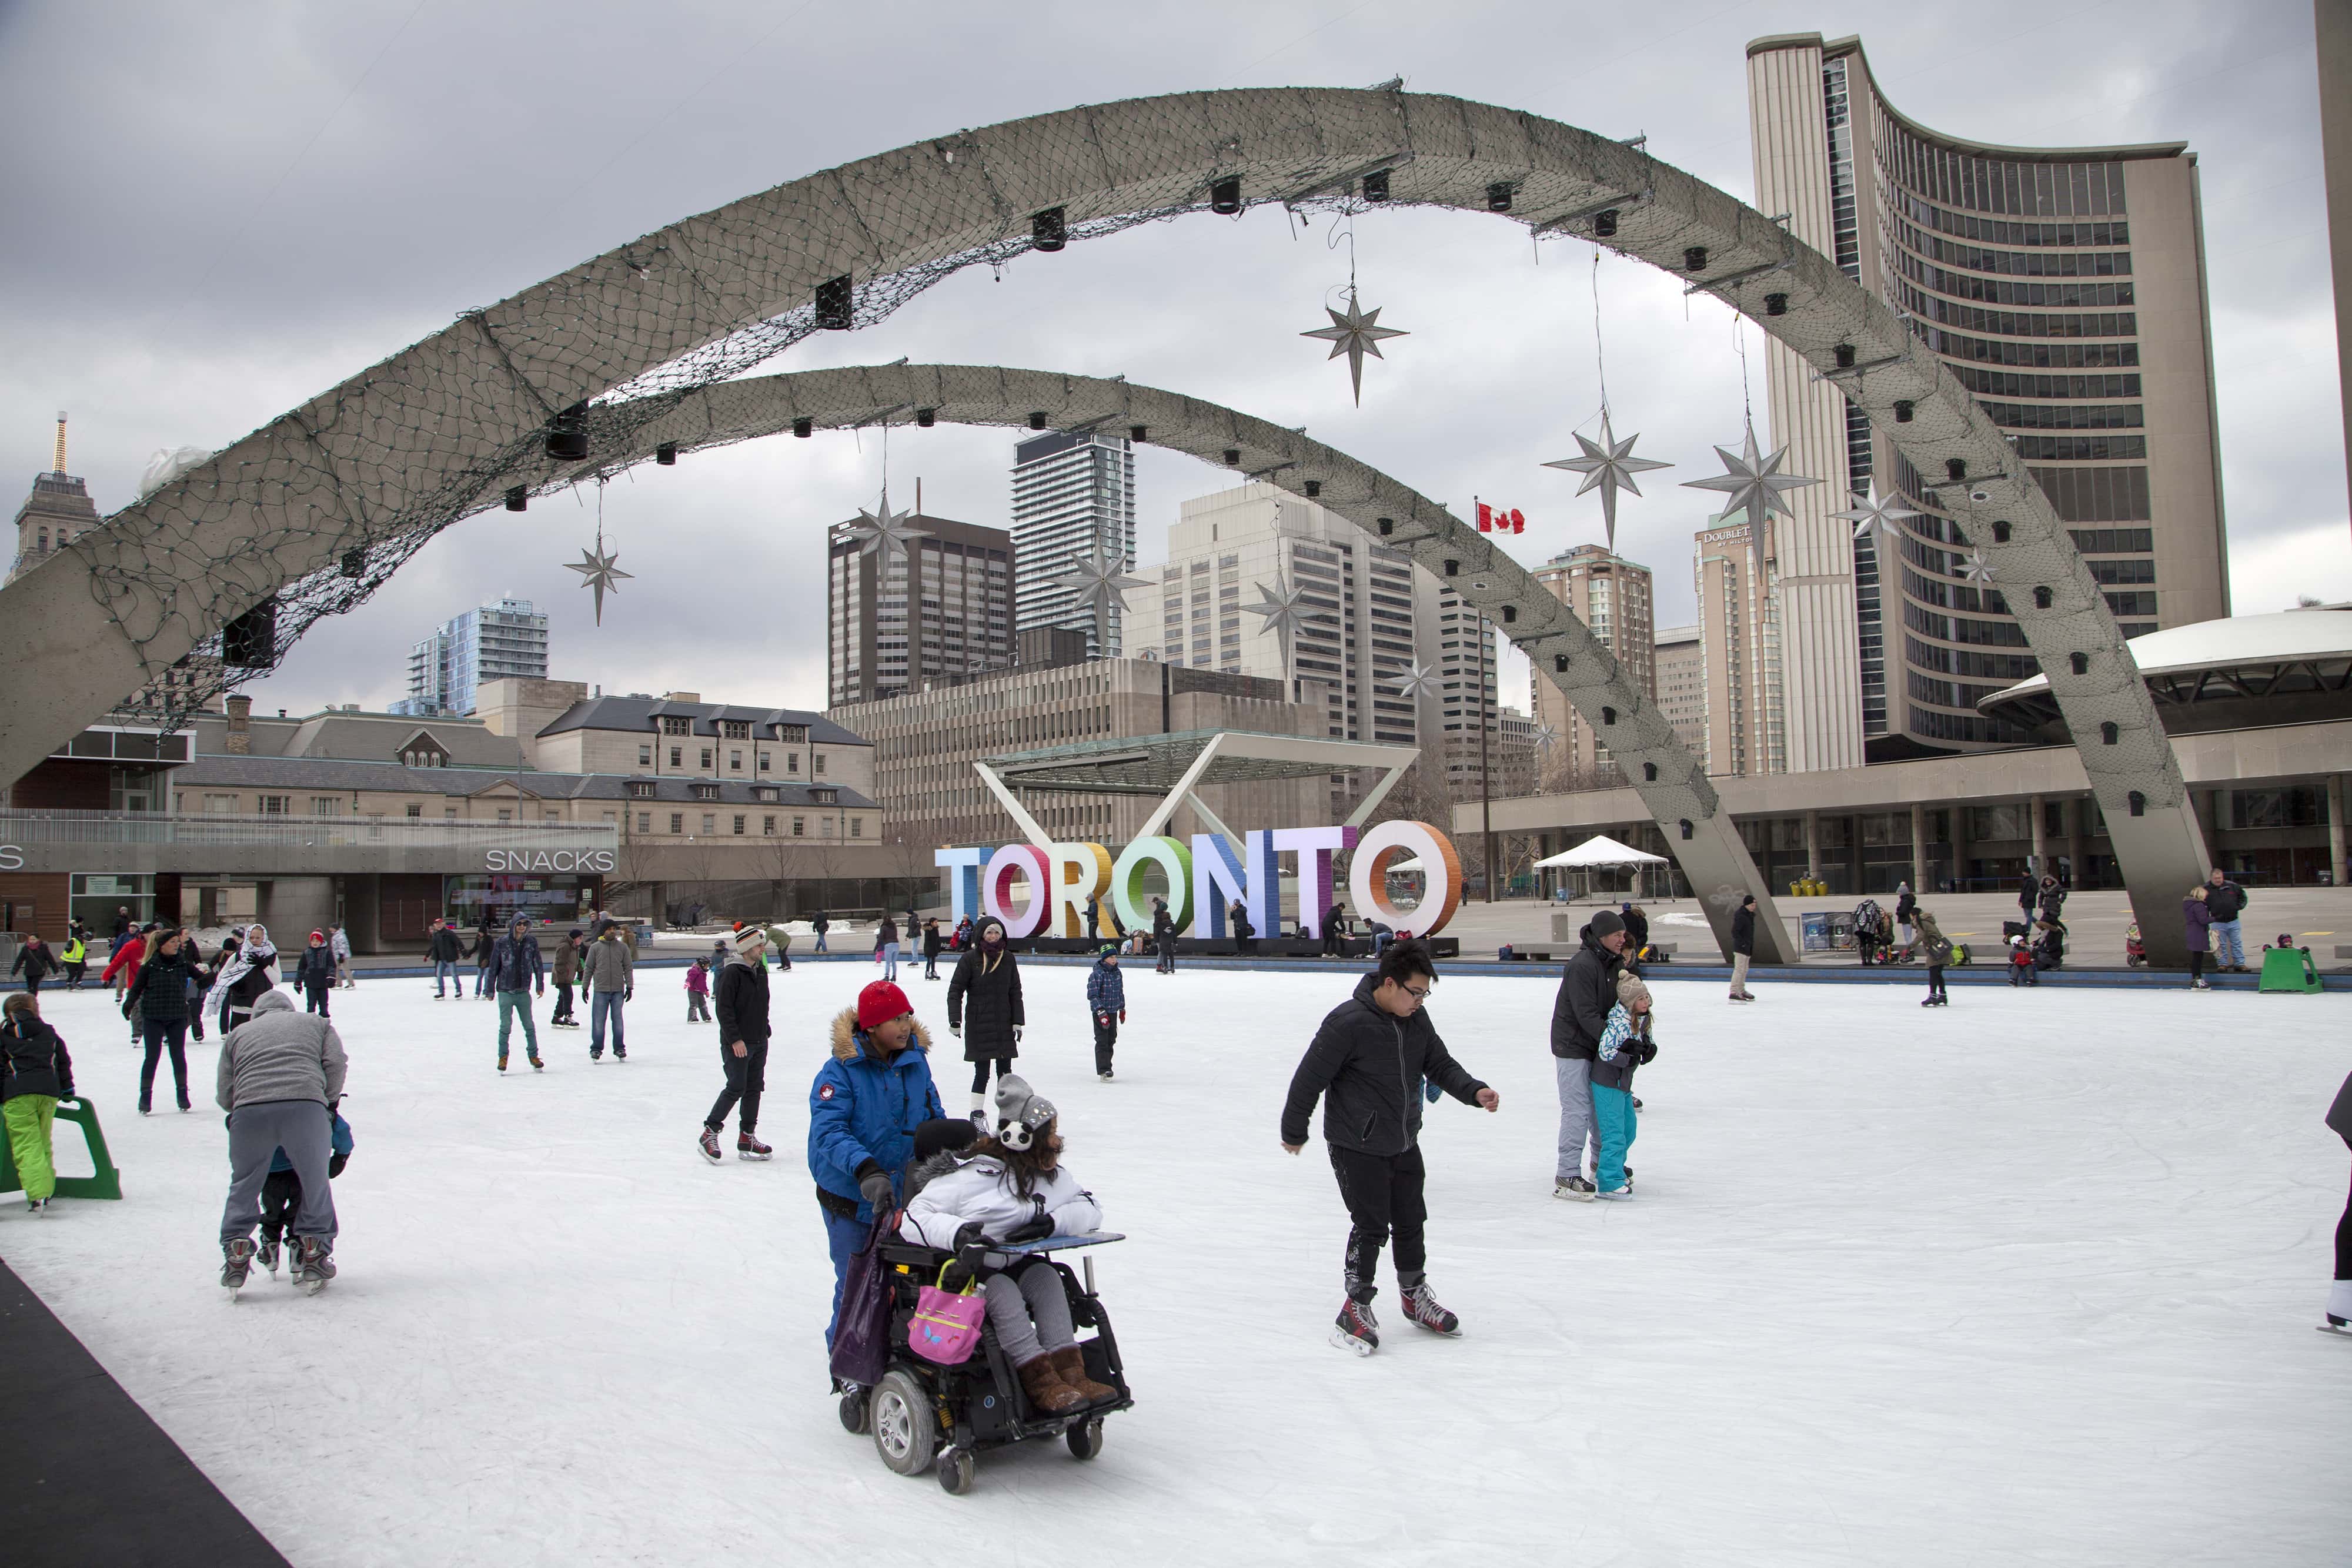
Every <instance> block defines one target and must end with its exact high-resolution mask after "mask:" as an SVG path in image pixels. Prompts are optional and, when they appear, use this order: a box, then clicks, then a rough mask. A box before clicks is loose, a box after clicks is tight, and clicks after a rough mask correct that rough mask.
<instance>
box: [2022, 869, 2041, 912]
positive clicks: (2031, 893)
mask: <svg viewBox="0 0 2352 1568" xmlns="http://www.w3.org/2000/svg"><path fill="white" fill-rule="evenodd" d="M2041 902H2042V879H2041V878H2040V877H2038V876H2035V875H2033V874H2032V873H2027V874H2026V877H2025V880H2024V881H2023V882H2022V883H2021V884H2019V887H2018V889H2017V906H2018V907H2019V908H2020V909H2022V910H2023V911H2025V913H2026V914H2028V915H2032V913H2033V910H2034V906H2035V905H2037V904H2040V903H2041Z"/></svg>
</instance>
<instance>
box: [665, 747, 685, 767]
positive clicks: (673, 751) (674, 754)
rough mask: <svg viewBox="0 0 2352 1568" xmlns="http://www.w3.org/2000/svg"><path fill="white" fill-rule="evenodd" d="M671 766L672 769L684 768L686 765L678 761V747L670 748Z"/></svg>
mask: <svg viewBox="0 0 2352 1568" xmlns="http://www.w3.org/2000/svg"><path fill="white" fill-rule="evenodd" d="M669 765H670V766H671V767H672V768H682V767H684V766H685V764H684V763H682V762H680V761H679V760H678V747H675V746H673V747H670V748H669Z"/></svg>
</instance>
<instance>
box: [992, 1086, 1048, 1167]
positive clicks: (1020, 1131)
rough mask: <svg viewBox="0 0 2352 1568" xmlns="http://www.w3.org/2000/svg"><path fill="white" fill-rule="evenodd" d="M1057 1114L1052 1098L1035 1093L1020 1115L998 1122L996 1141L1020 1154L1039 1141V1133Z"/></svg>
mask: <svg viewBox="0 0 2352 1568" xmlns="http://www.w3.org/2000/svg"><path fill="white" fill-rule="evenodd" d="M1056 1114H1057V1113H1056V1112H1055V1109H1054V1103H1053V1102H1052V1101H1051V1100H1048V1099H1045V1097H1043V1096H1042V1095H1034V1094H1033V1095H1031V1096H1030V1097H1029V1103H1027V1104H1026V1105H1024V1106H1023V1107H1022V1108H1021V1114H1020V1115H1019V1116H1018V1117H1007V1118H1006V1119H1005V1120H1003V1121H1002V1122H999V1123H998V1124H996V1141H997V1142H998V1143H999V1144H1002V1145H1003V1146H1004V1147H1006V1148H1008V1149H1011V1150H1012V1151H1013V1152H1014V1153H1015V1154H1018V1153H1020V1152H1021V1151H1023V1150H1024V1149H1026V1148H1028V1147H1029V1146H1030V1145H1032V1144H1034V1143H1035V1142H1036V1141H1037V1134H1039V1133H1042V1132H1044V1131H1045V1129H1046V1128H1047V1127H1048V1126H1050V1125H1051V1124H1053V1120H1054V1117H1055V1115H1056Z"/></svg>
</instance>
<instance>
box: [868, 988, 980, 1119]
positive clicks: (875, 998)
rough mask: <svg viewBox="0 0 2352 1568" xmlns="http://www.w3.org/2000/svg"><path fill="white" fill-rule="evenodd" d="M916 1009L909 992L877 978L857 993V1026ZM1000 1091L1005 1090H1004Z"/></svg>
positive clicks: (902, 1014) (885, 1020)
mask: <svg viewBox="0 0 2352 1568" xmlns="http://www.w3.org/2000/svg"><path fill="white" fill-rule="evenodd" d="M914 1010H915V1004H914V1003H912V1002H910V1001H908V999H907V993H906V992H904V991H902V990H900V989H899V988H898V987H897V986H895V985H893V984H891V983H890V982H889V981H888V980H877V981H875V982H874V983H873V984H872V985H870V986H868V987H866V988H865V989H864V990H862V991H860V992H858V993H857V1027H858V1028H859V1029H863V1030H870V1029H872V1028H873V1027H874V1026H875V1025H877V1024H885V1023H888V1022H889V1021H890V1020H891V1019H895V1018H904V1017H906V1016H907V1015H908V1013H910V1012H913V1011H914ZM999 1092H1000V1093H1001V1092H1003V1091H1002V1090H1000V1091H999Z"/></svg>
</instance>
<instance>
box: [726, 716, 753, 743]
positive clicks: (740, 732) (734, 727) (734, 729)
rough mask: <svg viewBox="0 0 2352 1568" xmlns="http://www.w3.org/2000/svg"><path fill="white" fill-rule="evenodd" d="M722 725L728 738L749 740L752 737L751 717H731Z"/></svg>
mask: <svg viewBox="0 0 2352 1568" xmlns="http://www.w3.org/2000/svg"><path fill="white" fill-rule="evenodd" d="M720 727H721V728H722V729H723V730H725V732H726V735H727V738H728V739H730V740H749V739H751V721H750V720H749V719H740V718H730V719H728V720H726V721H725V722H724V723H723V724H722V725H721V726H720Z"/></svg>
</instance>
